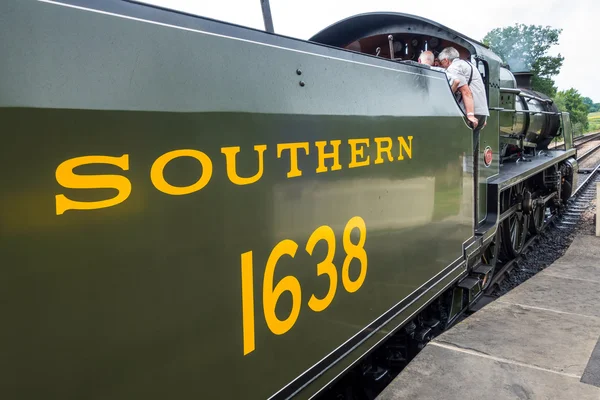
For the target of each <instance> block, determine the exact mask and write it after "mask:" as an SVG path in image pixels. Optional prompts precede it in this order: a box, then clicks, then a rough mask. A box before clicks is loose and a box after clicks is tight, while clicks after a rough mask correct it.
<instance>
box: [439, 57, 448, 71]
mask: <svg viewBox="0 0 600 400" xmlns="http://www.w3.org/2000/svg"><path fill="white" fill-rule="evenodd" d="M440 66H441V67H442V68H445V69H448V67H449V66H450V62H449V61H448V59H444V60H440Z"/></svg>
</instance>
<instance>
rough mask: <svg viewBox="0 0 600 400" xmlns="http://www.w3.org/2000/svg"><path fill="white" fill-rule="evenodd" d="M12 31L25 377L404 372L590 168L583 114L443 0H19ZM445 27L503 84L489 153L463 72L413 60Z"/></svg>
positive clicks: (308, 380) (169, 378) (15, 334)
mask: <svg viewBox="0 0 600 400" xmlns="http://www.w3.org/2000/svg"><path fill="white" fill-rule="evenodd" d="M0 37H1V38H2V39H1V40H0V50H1V54H2V55H3V56H2V59H1V60H0V65H1V67H2V68H1V69H0V70H1V71H2V73H1V74H0V120H1V121H2V125H3V130H2V136H3V145H2V147H1V148H0V154H1V162H2V169H1V171H2V172H1V173H2V176H3V178H2V183H3V190H2V194H1V195H0V264H1V266H2V280H1V282H2V283H1V285H2V290H1V291H0V293H1V296H2V300H3V301H2V302H0V308H1V309H2V314H1V315H2V317H3V318H2V322H3V324H2V337H3V339H4V340H2V345H1V346H2V347H1V353H2V360H3V362H2V368H1V369H0V372H1V373H0V387H1V388H2V393H3V395H4V398H6V399H39V398H44V399H54V398H56V399H59V398H60V399H72V398H73V399H75V398H77V399H80V398H90V399H91V398H110V399H112V400H117V399H133V398H144V399H165V398H172V399H184V398H185V399H187V398H201V399H221V398H222V399H234V398H235V399H237V398H243V399H264V398H288V397H293V396H296V397H298V398H309V397H312V396H315V395H322V394H323V395H327V394H331V393H334V392H335V391H336V390H338V389H337V388H339V387H341V386H340V385H342V383H340V382H350V383H349V384H350V385H352V384H355V385H358V386H360V388H363V389H364V388H367V387H368V384H367V383H368V382H367V381H370V382H375V383H377V382H383V381H385V377H386V376H387V375H389V372H390V371H392V370H393V369H394V368H398V366H399V365H402V363H404V362H405V361H406V359H407V357H408V355H409V354H408V353H409V352H410V351H409V347H410V346H414V345H416V346H422V345H423V344H424V343H426V341H427V340H428V339H429V338H430V337H431V334H432V333H433V332H435V330H439V329H443V328H444V327H445V326H448V325H450V324H452V322H453V321H454V320H455V319H456V318H457V316H458V315H459V314H460V313H461V312H462V311H464V310H465V309H466V308H467V307H468V306H469V304H471V303H472V302H473V301H474V300H475V299H476V298H477V296H479V295H480V294H481V293H482V291H483V290H485V289H486V288H487V287H488V285H489V284H490V282H491V279H492V276H493V274H494V272H495V271H497V265H498V261H506V260H509V259H510V258H512V257H515V256H516V255H517V254H518V253H519V252H520V250H521V248H522V246H523V243H524V242H525V240H526V237H527V235H528V234H531V233H534V232H537V231H538V230H540V229H542V228H543V225H544V219H545V217H546V216H547V215H548V214H550V213H555V212H559V210H560V209H561V207H562V206H563V205H564V203H565V201H566V200H567V199H568V198H569V196H570V194H571V189H572V188H573V187H575V185H576V182H574V179H575V178H574V177H576V173H575V172H576V170H577V163H576V161H575V149H573V148H572V138H571V125H570V122H569V119H568V114H561V113H559V112H558V111H557V110H556V108H555V107H554V105H553V104H552V103H551V101H550V100H549V99H548V98H547V97H546V96H544V95H543V94H540V93H535V92H533V91H531V90H529V89H527V88H526V87H523V88H521V89H520V88H519V87H518V85H517V79H515V76H514V75H513V74H512V73H511V72H510V71H509V70H508V69H507V68H505V67H504V66H502V64H501V61H500V59H499V58H498V57H497V56H496V55H494V54H493V53H492V52H491V51H490V50H489V49H487V48H486V47H485V46H483V45H482V44H480V43H478V42H477V41H475V40H472V39H469V38H467V37H465V36H464V35H461V34H459V33H457V32H455V31H453V30H451V29H448V28H446V27H444V26H441V25H439V24H437V23H435V22H432V21H428V20H425V19H423V18H419V17H415V16H411V15H405V14H393V13H385V14H377V13H376V14H365V15H359V16H355V17H352V18H349V19H347V20H344V21H341V22H339V23H337V24H334V25H332V26H330V27H328V28H326V29H325V30H323V31H322V32H320V33H318V34H316V35H315V36H314V37H313V38H312V39H311V40H310V41H303V40H297V39H292V38H288V37H283V36H280V35H275V34H271V33H268V32H262V31H258V30H253V29H248V28H244V27H239V26H234V25H231V24H226V23H222V22H218V21H214V20H209V19H205V18H200V17H197V16H192V15H187V14H183V13H179V12H175V11H171V10H165V9H161V8H156V7H151V6H148V5H143V4H138V3H134V2H127V1H119V0H104V1H94V0H57V1H50V0H47V1H46V0H43V1H35V0H27V1H23V0H7V1H3V2H2V3H1V4H0ZM448 45H452V46H454V47H456V48H457V49H458V50H459V52H460V53H461V56H463V57H465V58H468V59H471V60H473V62H474V63H475V64H476V65H477V67H478V68H479V70H480V71H481V73H482V75H483V77H484V80H485V84H486V89H487V94H488V100H489V108H490V114H491V116H490V118H489V120H488V123H487V126H486V127H485V128H484V129H483V130H482V131H481V140H480V146H479V149H477V151H476V152H475V156H476V159H475V162H476V165H474V163H473V154H474V152H473V139H472V131H471V130H470V128H469V127H468V126H467V124H466V123H465V118H464V115H463V114H462V112H461V110H460V108H459V106H458V105H457V103H456V101H455V98H454V97H453V95H452V93H451V90H450V88H449V86H448V82H447V80H446V78H445V76H444V74H443V73H441V72H439V71H435V70H432V69H430V68H428V67H426V66H423V65H419V64H416V63H415V62H414V60H416V57H418V54H419V52H420V51H421V50H423V49H425V48H429V49H442V48H444V47H446V46H448ZM517 78H518V79H519V80H520V79H521V76H519V75H517ZM558 136H561V137H562V138H564V141H565V145H564V146H563V147H562V148H560V149H552V150H548V148H547V146H548V144H549V142H550V141H551V140H552V139H553V138H554V137H558ZM474 185H477V187H478V190H477V191H475V190H474V189H475V188H474ZM474 193H478V196H477V199H476V200H474ZM407 343H408V345H407ZM348 377H351V378H348ZM344 379H345V380H346V381H344ZM336 385H337V386H336ZM344 387H346V386H344Z"/></svg>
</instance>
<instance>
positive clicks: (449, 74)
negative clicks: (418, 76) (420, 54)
mask: <svg viewBox="0 0 600 400" xmlns="http://www.w3.org/2000/svg"><path fill="white" fill-rule="evenodd" d="M431 69H435V70H436V71H442V72H443V73H445V74H446V79H448V83H449V84H450V86H452V84H453V83H454V81H455V80H456V79H457V78H456V76H454V75H453V74H451V73H450V72H448V71H447V70H445V69H444V68H441V67H434V66H433V65H432V66H431Z"/></svg>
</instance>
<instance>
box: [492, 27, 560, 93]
mask: <svg viewBox="0 0 600 400" xmlns="http://www.w3.org/2000/svg"><path fill="white" fill-rule="evenodd" d="M561 32H562V29H553V28H552V27H550V26H546V27H542V26H541V25H525V24H515V25H514V26H508V27H504V28H496V29H492V30H491V31H489V32H488V33H487V35H485V37H484V38H483V43H485V44H486V45H488V46H489V47H490V49H491V50H492V51H493V52H494V53H496V54H498V55H499V56H500V58H502V60H503V61H504V62H506V63H507V64H508V65H509V66H510V69H511V70H512V71H513V72H519V71H531V72H532V73H533V78H532V81H531V83H532V88H533V90H536V91H539V92H542V93H545V94H547V95H548V96H550V97H554V96H555V94H556V87H555V86H554V80H553V79H552V77H553V76H555V75H558V73H559V72H560V68H561V67H562V64H563V61H564V57H562V56H561V55H560V54H559V55H558V56H556V57H553V56H548V55H547V54H546V52H547V51H548V50H550V47H552V46H553V45H556V44H558V37H559V35H560V33H561Z"/></svg>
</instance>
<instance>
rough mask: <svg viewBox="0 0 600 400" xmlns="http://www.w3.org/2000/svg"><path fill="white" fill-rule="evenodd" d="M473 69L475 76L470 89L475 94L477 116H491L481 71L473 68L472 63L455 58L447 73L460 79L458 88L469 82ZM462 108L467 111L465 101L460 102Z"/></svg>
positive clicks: (474, 101)
mask: <svg viewBox="0 0 600 400" xmlns="http://www.w3.org/2000/svg"><path fill="white" fill-rule="evenodd" d="M471 67H472V68H473V76H472V78H471V84H470V85H469V89H471V92H472V93H473V103H474V111H475V115H486V116H489V115H490V111H489V110H488V107H487V97H486V94H485V86H484V84H483V79H482V78H481V74H480V73H479V70H478V69H477V68H475V66H473V64H471V63H470V62H467V61H465V60H461V59H458V58H455V59H454V61H452V64H450V66H449V67H448V69H447V71H448V72H449V73H450V74H452V75H454V76H455V77H456V78H457V79H458V82H459V83H458V87H459V88H460V87H462V86H464V85H466V84H467V83H468V82H469V75H471ZM460 108H462V110H463V111H465V104H464V102H463V101H461V102H460Z"/></svg>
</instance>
